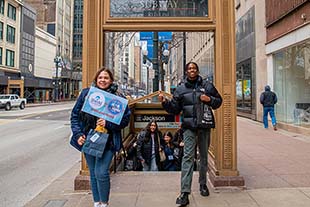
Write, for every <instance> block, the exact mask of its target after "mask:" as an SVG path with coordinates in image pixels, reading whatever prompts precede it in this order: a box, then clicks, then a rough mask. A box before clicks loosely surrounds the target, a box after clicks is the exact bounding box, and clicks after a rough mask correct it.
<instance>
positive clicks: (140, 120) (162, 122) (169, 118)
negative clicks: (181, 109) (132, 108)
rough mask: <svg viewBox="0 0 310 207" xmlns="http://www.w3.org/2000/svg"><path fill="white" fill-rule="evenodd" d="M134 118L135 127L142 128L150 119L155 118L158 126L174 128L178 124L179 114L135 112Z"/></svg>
mask: <svg viewBox="0 0 310 207" xmlns="http://www.w3.org/2000/svg"><path fill="white" fill-rule="evenodd" d="M134 120H135V128H136V129H137V128H141V129H142V128H144V127H146V125H147V124H148V123H149V122H150V121H151V120H155V121H156V122H157V124H158V127H159V128H171V129H176V128H179V124H180V116H179V115H176V116H175V115H172V114H159V115H154V114H149V115H142V114H137V115H135V116H134Z"/></svg>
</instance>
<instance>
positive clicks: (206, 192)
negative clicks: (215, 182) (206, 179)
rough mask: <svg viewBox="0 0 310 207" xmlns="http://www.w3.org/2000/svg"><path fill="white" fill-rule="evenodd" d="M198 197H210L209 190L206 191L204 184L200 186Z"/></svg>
mask: <svg viewBox="0 0 310 207" xmlns="http://www.w3.org/2000/svg"><path fill="white" fill-rule="evenodd" d="M200 195H202V196H209V195H210V193H209V189H208V187H207V185H206V184H204V185H200Z"/></svg>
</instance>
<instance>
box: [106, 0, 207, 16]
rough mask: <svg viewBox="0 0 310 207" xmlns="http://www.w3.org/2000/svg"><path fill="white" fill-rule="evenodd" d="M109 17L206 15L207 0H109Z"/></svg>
mask: <svg viewBox="0 0 310 207" xmlns="http://www.w3.org/2000/svg"><path fill="white" fill-rule="evenodd" d="M110 16H111V17H206V16H208V0H196V1H171V0H144V1H141V0H135V1H128V0H118V1H110Z"/></svg>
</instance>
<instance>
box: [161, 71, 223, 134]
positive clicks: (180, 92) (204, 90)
mask: <svg viewBox="0 0 310 207" xmlns="http://www.w3.org/2000/svg"><path fill="white" fill-rule="evenodd" d="M202 94H206V95H207V96H209V97H210V98H211V101H210V102H207V103H205V104H207V105H209V106H211V108H212V109H217V108H219V107H220V106H221V104H222V97H221V95H220V94H219V93H218V91H217V89H216V88H215V87H214V85H213V84H212V83H211V82H208V81H206V80H203V79H202V78H201V76H198V78H197V79H196V80H195V81H192V82H190V81H188V80H187V79H186V80H184V82H182V83H180V84H179V86H178V87H177V88H176V90H175V92H174V94H173V98H172V100H171V101H165V102H163V103H162V106H163V107H164V109H165V110H166V111H167V112H168V113H172V114H179V113H181V111H182V112H183V122H182V128H185V129H197V128H198V126H197V125H198V123H197V109H198V107H199V106H200V104H201V101H200V96H201V95H202Z"/></svg>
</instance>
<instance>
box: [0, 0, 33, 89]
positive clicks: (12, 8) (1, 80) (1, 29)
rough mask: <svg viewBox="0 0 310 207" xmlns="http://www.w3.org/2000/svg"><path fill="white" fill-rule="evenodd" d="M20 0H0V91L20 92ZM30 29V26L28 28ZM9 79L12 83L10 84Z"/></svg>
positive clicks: (21, 85) (21, 86) (21, 84)
mask: <svg viewBox="0 0 310 207" xmlns="http://www.w3.org/2000/svg"><path fill="white" fill-rule="evenodd" d="M21 8H22V3H21V1H13V0H9V1H8V0H0V93H2V94H3V93H16V94H19V95H22V94H21V91H20V88H23V81H22V80H21V71H20V67H19V65H20V61H19V59H20V30H21V28H20V25H21V10H22V9H21ZM30 29H31V28H30ZM10 80H11V81H14V85H13V84H12V85H11V86H10ZM16 84H18V85H16Z"/></svg>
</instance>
